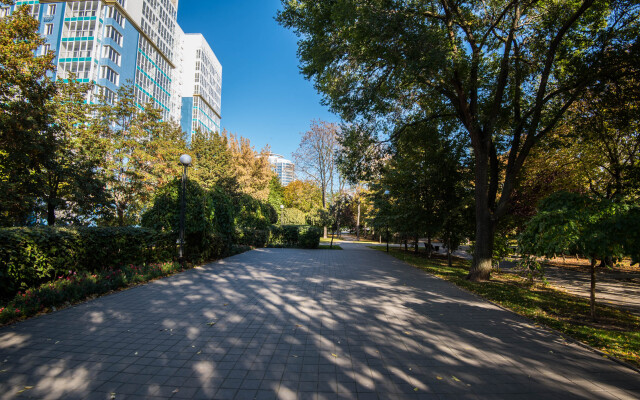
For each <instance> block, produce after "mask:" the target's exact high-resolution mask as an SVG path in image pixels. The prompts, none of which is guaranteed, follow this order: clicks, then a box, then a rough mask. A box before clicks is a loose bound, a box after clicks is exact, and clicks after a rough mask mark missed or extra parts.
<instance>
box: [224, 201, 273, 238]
mask: <svg viewBox="0 0 640 400" xmlns="http://www.w3.org/2000/svg"><path fill="white" fill-rule="evenodd" d="M234 208H235V224H236V226H237V227H239V228H241V229H245V228H249V227H251V228H252V229H261V230H264V229H268V227H269V225H271V224H273V223H274V222H275V221H274V217H275V219H277V214H276V211H275V209H274V208H273V206H272V205H271V204H268V203H263V202H262V201H259V200H256V199H255V198H253V197H251V196H249V195H247V194H240V195H237V196H235V197H234Z"/></svg>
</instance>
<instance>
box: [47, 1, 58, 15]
mask: <svg viewBox="0 0 640 400" xmlns="http://www.w3.org/2000/svg"><path fill="white" fill-rule="evenodd" d="M55 13H56V5H55V4H49V7H48V8H47V15H55Z"/></svg>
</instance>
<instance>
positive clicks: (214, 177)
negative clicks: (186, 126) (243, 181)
mask: <svg viewBox="0 0 640 400" xmlns="http://www.w3.org/2000/svg"><path fill="white" fill-rule="evenodd" d="M191 152H192V153H193V168H192V171H191V177H193V179H195V180H196V181H197V182H198V183H199V184H200V185H201V186H202V187H203V188H205V189H213V188H214V187H216V186H217V187H220V188H223V189H224V190H225V191H226V192H227V193H234V192H237V191H238V180H237V177H236V174H235V167H234V164H233V155H232V154H231V151H230V150H229V137H228V134H227V133H226V132H222V133H220V132H215V133H213V134H212V135H209V137H206V136H205V135H202V134H201V133H200V132H196V134H195V135H194V137H193V139H192V140H191Z"/></svg>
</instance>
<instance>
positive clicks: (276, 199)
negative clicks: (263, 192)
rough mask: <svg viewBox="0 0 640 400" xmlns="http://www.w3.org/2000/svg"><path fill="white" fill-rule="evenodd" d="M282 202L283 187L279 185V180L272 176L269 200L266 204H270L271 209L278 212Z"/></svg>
mask: <svg viewBox="0 0 640 400" xmlns="http://www.w3.org/2000/svg"><path fill="white" fill-rule="evenodd" d="M283 202H284V187H283V186H282V184H281V183H280V178H278V176H277V175H274V176H273V178H271V181H270V182H269V198H268V199H267V203H269V204H271V206H273V208H275V209H277V210H279V209H280V205H282V204H283Z"/></svg>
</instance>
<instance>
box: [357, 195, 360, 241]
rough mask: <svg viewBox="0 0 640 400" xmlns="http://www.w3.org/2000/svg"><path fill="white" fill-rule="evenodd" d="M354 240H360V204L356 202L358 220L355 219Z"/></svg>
mask: <svg viewBox="0 0 640 400" xmlns="http://www.w3.org/2000/svg"><path fill="white" fill-rule="evenodd" d="M356 239H357V240H360V202H359V201H358V218H357V219H356Z"/></svg>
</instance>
